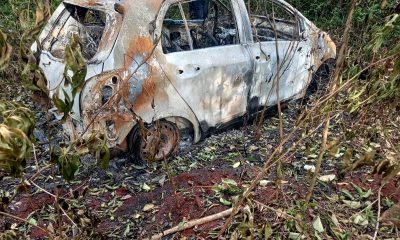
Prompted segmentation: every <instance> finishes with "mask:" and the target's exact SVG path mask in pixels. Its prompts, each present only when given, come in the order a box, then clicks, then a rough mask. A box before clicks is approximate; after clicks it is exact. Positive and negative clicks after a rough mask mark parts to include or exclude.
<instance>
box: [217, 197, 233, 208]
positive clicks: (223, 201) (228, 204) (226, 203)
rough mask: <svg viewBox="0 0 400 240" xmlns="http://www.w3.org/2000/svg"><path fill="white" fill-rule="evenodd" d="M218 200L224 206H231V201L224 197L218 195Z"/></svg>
mask: <svg viewBox="0 0 400 240" xmlns="http://www.w3.org/2000/svg"><path fill="white" fill-rule="evenodd" d="M219 201H220V202H221V203H222V204H223V205H225V206H231V205H232V202H230V201H228V200H226V199H224V198H223V197H220V198H219Z"/></svg>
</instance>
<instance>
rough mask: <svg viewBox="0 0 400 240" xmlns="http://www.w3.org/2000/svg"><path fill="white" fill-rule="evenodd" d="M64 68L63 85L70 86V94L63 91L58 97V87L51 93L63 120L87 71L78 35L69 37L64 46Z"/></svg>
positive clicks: (68, 112) (72, 104) (67, 114)
mask: <svg viewBox="0 0 400 240" xmlns="http://www.w3.org/2000/svg"><path fill="white" fill-rule="evenodd" d="M64 60H65V69H64V79H65V82H64V87H68V86H71V90H72V91H71V94H69V93H68V92H66V91H65V90H64V89H62V91H63V98H62V97H60V87H58V89H57V91H56V94H54V95H53V102H54V105H55V106H56V108H57V110H58V111H59V112H61V113H63V114H64V116H63V119H62V120H63V121H65V120H66V119H67V117H68V116H69V114H70V113H71V110H72V107H73V106H74V100H75V96H76V94H77V93H78V92H80V90H81V89H82V87H83V84H84V83H85V77H86V72H87V66H86V63H85V59H84V58H83V56H82V52H81V48H80V45H79V37H78V36H76V35H74V36H72V37H71V39H70V41H69V43H68V45H67V46H66V47H65V58H64Z"/></svg>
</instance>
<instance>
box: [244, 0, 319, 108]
mask: <svg viewBox="0 0 400 240" xmlns="http://www.w3.org/2000/svg"><path fill="white" fill-rule="evenodd" d="M246 6H247V10H248V13H249V14H248V15H249V20H250V24H251V28H252V32H253V34H252V35H253V43H249V49H250V54H251V56H252V59H253V61H254V78H253V82H252V87H251V90H250V94H249V96H250V100H249V101H250V108H252V109H253V110H256V109H257V108H258V107H260V106H264V105H268V106H271V105H274V104H276V103H277V101H278V100H279V101H282V100H288V99H293V98H296V97H299V96H301V94H302V93H303V92H302V91H303V90H304V88H305V87H306V86H307V84H308V82H309V80H310V74H311V71H309V69H310V67H311V56H310V55H311V47H310V45H311V44H310V40H308V39H306V38H304V37H301V36H302V35H303V36H305V35H306V34H303V33H304V31H306V29H305V27H304V26H303V23H302V16H301V15H299V13H298V12H297V11H296V10H294V9H293V8H291V7H290V6H288V5H285V4H283V3H281V2H279V1H261V3H259V4H257V5H256V1H255V0H247V2H246ZM256 6H257V7H256ZM278 82H279V99H278V95H277V93H276V86H277V83H278Z"/></svg>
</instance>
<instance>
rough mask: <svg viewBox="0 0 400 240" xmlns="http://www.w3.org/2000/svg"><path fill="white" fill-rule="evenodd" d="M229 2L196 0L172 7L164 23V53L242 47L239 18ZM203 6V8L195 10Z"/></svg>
mask: <svg viewBox="0 0 400 240" xmlns="http://www.w3.org/2000/svg"><path fill="white" fill-rule="evenodd" d="M225 2H226V3H224V1H219V0H196V1H187V2H181V3H178V4H173V5H171V6H170V7H169V8H168V11H167V13H166V15H165V17H164V21H163V28H162V38H161V42H162V46H163V51H164V53H172V52H180V51H188V50H194V49H203V48H208V47H215V46H223V45H231V44H238V43H239V38H238V31H237V28H236V22H235V18H234V16H233V12H232V10H231V8H230V5H229V2H228V1H225ZM199 3H200V5H201V6H202V7H200V8H194V7H193V6H196V4H199ZM181 10H182V11H181ZM182 12H183V14H182ZM186 28H188V30H189V34H188V31H187V29H186ZM191 45H192V46H191ZM191 48H193V49H191Z"/></svg>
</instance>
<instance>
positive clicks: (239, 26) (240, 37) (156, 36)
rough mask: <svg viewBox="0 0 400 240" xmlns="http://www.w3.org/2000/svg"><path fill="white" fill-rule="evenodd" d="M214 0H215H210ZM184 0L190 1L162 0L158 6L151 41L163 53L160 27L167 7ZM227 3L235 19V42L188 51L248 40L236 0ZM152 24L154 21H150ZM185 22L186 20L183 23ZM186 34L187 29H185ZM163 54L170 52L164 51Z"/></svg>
mask: <svg viewBox="0 0 400 240" xmlns="http://www.w3.org/2000/svg"><path fill="white" fill-rule="evenodd" d="M212 1H215V0H210V2H212ZM184 2H190V0H166V1H164V3H163V5H162V6H161V8H160V11H159V13H158V15H157V17H156V21H155V27H154V28H153V29H155V30H154V32H153V33H152V34H153V41H154V42H155V43H156V42H157V43H158V44H157V45H158V46H157V48H158V49H159V50H160V51H161V52H163V53H164V51H163V47H162V43H161V42H162V41H161V38H162V28H163V24H164V19H165V16H166V14H167V12H168V9H169V8H170V7H171V6H173V5H174V4H178V3H180V4H182V3H184ZM229 4H230V7H231V13H232V18H233V21H235V27H236V32H237V33H236V34H237V43H235V44H227V45H218V46H212V47H205V48H198V49H193V50H190V51H198V50H203V49H209V48H218V47H225V46H232V45H242V44H243V43H246V42H248V39H247V38H246V33H245V29H246V27H243V25H244V24H245V23H244V22H243V21H244V20H243V16H242V15H243V13H242V12H241V9H240V7H239V5H238V1H232V0H229ZM152 24H154V23H152ZM185 24H187V22H186V23H185ZM186 34H188V33H187V30H186ZM188 37H190V38H191V36H190V33H189V34H188ZM176 52H185V51H176ZM171 53H175V52H171ZM164 54H170V53H164Z"/></svg>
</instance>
